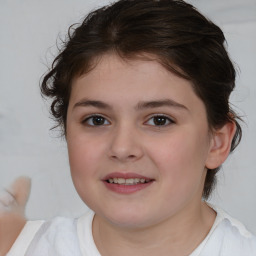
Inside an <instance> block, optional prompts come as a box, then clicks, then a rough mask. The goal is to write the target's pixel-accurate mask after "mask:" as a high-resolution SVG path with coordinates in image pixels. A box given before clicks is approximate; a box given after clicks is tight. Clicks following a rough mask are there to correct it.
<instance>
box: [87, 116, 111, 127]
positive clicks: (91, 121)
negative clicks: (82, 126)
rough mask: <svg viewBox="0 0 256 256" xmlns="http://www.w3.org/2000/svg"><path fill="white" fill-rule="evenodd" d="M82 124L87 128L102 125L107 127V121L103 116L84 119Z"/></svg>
mask: <svg viewBox="0 0 256 256" xmlns="http://www.w3.org/2000/svg"><path fill="white" fill-rule="evenodd" d="M83 123H86V124H87V125H89V126H102V125H109V124H110V123H109V121H108V120H107V119H106V118H104V117H103V116H99V115H95V116H90V117H88V118H86V119H85V120H84V121H83Z"/></svg>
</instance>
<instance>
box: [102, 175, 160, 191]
mask: <svg viewBox="0 0 256 256" xmlns="http://www.w3.org/2000/svg"><path fill="white" fill-rule="evenodd" d="M154 181H155V180H154V179H151V178H148V177H144V176H141V175H138V174H135V173H112V174H110V175H107V176H106V177H105V178H104V179H103V182H104V184H105V185H106V187H107V188H108V189H110V190H111V191H114V192H116V193H120V194H130V193H134V192H137V191H139V190H142V189H144V188H146V187H148V186H149V185H151V184H153V182H154Z"/></svg>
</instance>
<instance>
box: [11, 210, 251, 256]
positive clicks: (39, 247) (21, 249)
mask: <svg viewBox="0 0 256 256" xmlns="http://www.w3.org/2000/svg"><path fill="white" fill-rule="evenodd" d="M214 210H215V211H216V212H217V217H216V219H215V222H214V224H213V226H212V228H211V230H210V232H209V234H208V235H207V237H206V238H205V239H204V240H203V241H202V243H201V244H200V245H199V246H198V247H197V248H196V249H195V250H194V251H193V252H192V253H191V254H190V255H189V256H217V255H218V256H256V236H254V235H252V234H251V233H250V232H249V231H247V229H246V228H245V227H244V225H243V224H241V223H240V222H239V221H237V220H235V219H233V218H231V217H230V216H229V215H228V214H227V213H225V212H224V211H222V210H221V209H218V208H216V207H214ZM93 217H94V213H93V212H92V211H90V210H89V211H88V212H87V213H86V214H85V215H83V216H82V217H80V218H79V219H75V220H74V219H69V218H63V217H57V218H54V219H53V220H51V221H28V222H27V224H26V225H25V227H24V228H23V230H22V232H21V234H20V235H19V237H18V238H17V240H16V241H15V243H14V245H13V247H12V248H11V250H10V251H9V253H8V254H7V256H100V253H99V251H98V249H97V247H96V245H95V243H94V240H93V236H92V221H93Z"/></svg>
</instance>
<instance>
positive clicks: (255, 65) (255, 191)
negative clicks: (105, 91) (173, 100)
mask: <svg viewBox="0 0 256 256" xmlns="http://www.w3.org/2000/svg"><path fill="white" fill-rule="evenodd" d="M108 2H109V1H103V0H102V1H93V0H90V1H89V0H44V1H40V0H9V1H8V0H1V2H0V31H1V35H0V56H1V58H0V188H1V187H2V188H3V187H5V186H7V185H8V184H9V183H10V182H11V181H12V180H13V179H15V178H16V177H18V176H21V175H27V176H29V177H31V179H32V185H33V186H32V193H31V197H30V200H29V202H28V207H27V216H28V217H29V218H30V219H40V218H44V219H45V218H46V219H47V218H51V217H53V216H56V215H65V216H79V215H80V214H82V213H83V212H84V211H85V210H86V206H85V205H84V204H83V203H82V202H81V200H80V199H79V197H78V196H77V195H76V192H75V190H74V188H73V185H72V181H71V178H70V174H69V166H68V158H67V151H66V145H65V141H64V140H62V139H60V138H58V132H51V131H49V129H50V127H51V126H52V125H53V123H52V121H51V120H50V119H49V114H48V109H47V107H48V104H47V103H46V102H44V101H43V100H42V99H41V96H40V91H39V80H40V77H41V76H42V74H43V73H44V72H46V70H47V66H49V65H50V64H51V61H52V60H53V56H54V55H56V49H57V48H56V41H57V37H58V36H59V37H61V38H64V37H65V34H66V31H67V28H68V27H69V25H71V24H72V23H75V22H80V21H82V17H84V15H85V14H86V13H88V11H90V10H91V9H93V8H95V7H99V6H102V5H103V4H106V3H108ZM189 2H191V3H192V4H194V5H195V6H196V7H198V9H199V10H200V11H201V12H203V13H204V14H206V15H207V16H208V17H210V18H211V19H212V20H213V21H214V22H215V23H217V24H218V25H219V26H220V27H221V28H222V29H223V31H224V33H225V35H226V38H227V41H228V51H229V53H230V55H231V58H232V59H233V61H234V62H235V63H236V64H237V67H239V70H240V71H239V75H238V78H237V88H236V91H235V92H234V94H233V95H232V98H231V101H232V103H233V104H234V105H235V106H236V107H235V109H236V110H237V111H238V112H239V113H240V114H241V115H242V116H243V118H244V120H245V123H246V124H244V125H243V130H244V137H243V140H242V142H241V144H240V146H239V147H238V148H237V150H236V151H235V153H233V154H232V155H231V156H230V158H229V159H228V160H227V162H226V163H225V164H224V166H223V168H222V170H221V172H220V173H219V175H218V179H219V183H218V187H217V189H216V190H215V192H214V194H213V197H212V199H211V202H213V203H215V204H217V205H219V206H221V207H222V208H224V209H225V210H226V211H227V212H228V213H230V214H231V215H232V216H234V217H236V218H238V219H240V220H241V221H242V222H243V223H245V225H246V226H247V227H248V228H249V229H250V230H251V231H253V232H254V233H256V219H255V216H256V167H255V158H256V153H255V151H256V146H255V144H256V115H255V110H256V100H255V98H256V76H255V73H256V60H255V57H256V0H215V1H206V0H191V1H189Z"/></svg>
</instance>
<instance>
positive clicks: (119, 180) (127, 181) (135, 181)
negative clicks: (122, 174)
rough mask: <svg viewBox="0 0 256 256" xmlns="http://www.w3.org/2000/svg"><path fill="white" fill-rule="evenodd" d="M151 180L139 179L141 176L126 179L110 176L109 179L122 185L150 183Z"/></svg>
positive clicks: (110, 181)
mask: <svg viewBox="0 0 256 256" xmlns="http://www.w3.org/2000/svg"><path fill="white" fill-rule="evenodd" d="M149 181H150V180H146V179H139V178H134V179H133V178H130V179H124V178H110V179H108V182H109V183H115V184H121V185H136V184H138V183H148V182H149Z"/></svg>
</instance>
